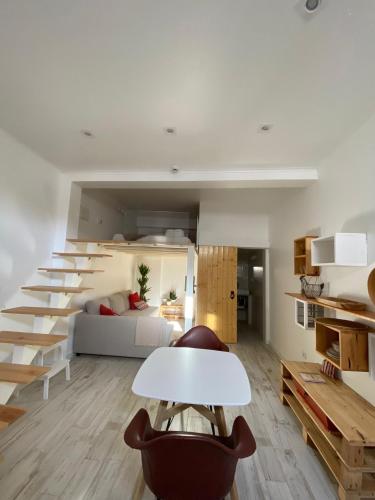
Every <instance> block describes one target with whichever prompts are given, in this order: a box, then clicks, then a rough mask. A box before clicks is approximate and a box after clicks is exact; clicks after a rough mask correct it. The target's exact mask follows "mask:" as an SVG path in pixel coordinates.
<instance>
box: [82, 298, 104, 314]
mask: <svg viewBox="0 0 375 500" xmlns="http://www.w3.org/2000/svg"><path fill="white" fill-rule="evenodd" d="M100 304H103V305H104V306H106V307H110V304H109V300H108V298H107V297H103V298H102V299H94V300H88V301H87V302H86V304H85V307H86V312H87V313H88V314H100V312H99V308H100Z"/></svg>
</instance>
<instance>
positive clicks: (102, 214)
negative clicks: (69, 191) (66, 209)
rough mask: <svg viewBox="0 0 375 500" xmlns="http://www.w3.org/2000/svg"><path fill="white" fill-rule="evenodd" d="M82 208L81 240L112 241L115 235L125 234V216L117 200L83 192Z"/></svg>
mask: <svg viewBox="0 0 375 500" xmlns="http://www.w3.org/2000/svg"><path fill="white" fill-rule="evenodd" d="M80 208H81V213H80V219H79V225H78V237H79V238H95V239H98V240H111V239H112V237H113V235H114V234H116V233H122V232H123V224H124V216H123V214H122V213H121V211H120V207H119V205H118V203H117V202H116V200H115V199H113V198H112V197H110V196H109V195H107V194H105V193H100V192H94V193H93V192H92V191H90V190H82V194H81V207H80ZM83 214H85V216H86V217H85V219H84V218H83V217H82V215H83ZM86 218H87V220H86Z"/></svg>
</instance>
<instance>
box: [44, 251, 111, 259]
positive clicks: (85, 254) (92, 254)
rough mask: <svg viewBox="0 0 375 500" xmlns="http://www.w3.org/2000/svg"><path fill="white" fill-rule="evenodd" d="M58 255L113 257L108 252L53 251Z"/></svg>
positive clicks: (95, 257) (88, 257) (96, 257)
mask: <svg viewBox="0 0 375 500" xmlns="http://www.w3.org/2000/svg"><path fill="white" fill-rule="evenodd" d="M53 255H56V256H58V257H80V258H81V257H82V258H87V259H101V258H104V257H113V255H111V254H109V253H85V252H53Z"/></svg>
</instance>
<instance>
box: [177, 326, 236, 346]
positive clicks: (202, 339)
mask: <svg viewBox="0 0 375 500" xmlns="http://www.w3.org/2000/svg"><path fill="white" fill-rule="evenodd" d="M173 347H195V348H196V349H211V350H213V351H225V352H228V351H229V347H228V346H227V345H225V344H224V342H222V341H221V340H220V339H219V338H218V337H217V336H216V335H215V333H214V332H213V331H212V330H211V328H208V327H207V326H204V325H198V326H194V327H193V328H191V329H190V330H189V331H188V332H186V333H185V335H183V336H182V337H180V338H179V339H178V340H176V342H175V343H174V344H173Z"/></svg>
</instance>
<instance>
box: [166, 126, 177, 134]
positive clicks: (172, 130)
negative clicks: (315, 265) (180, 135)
mask: <svg viewBox="0 0 375 500" xmlns="http://www.w3.org/2000/svg"><path fill="white" fill-rule="evenodd" d="M164 131H165V133H166V134H171V135H173V134H175V133H176V129H175V128H174V127H167V128H165V129H164Z"/></svg>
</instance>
